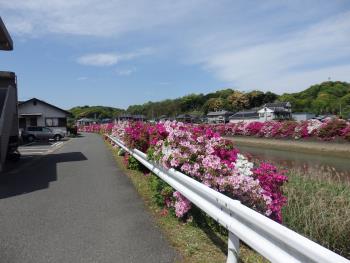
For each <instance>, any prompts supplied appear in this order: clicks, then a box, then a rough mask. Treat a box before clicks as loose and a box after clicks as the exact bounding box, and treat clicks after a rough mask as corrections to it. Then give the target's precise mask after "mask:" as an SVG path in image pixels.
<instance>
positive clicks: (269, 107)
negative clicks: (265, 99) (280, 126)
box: [258, 102, 292, 122]
mask: <svg viewBox="0 0 350 263" xmlns="http://www.w3.org/2000/svg"><path fill="white" fill-rule="evenodd" d="M258 113H259V120H260V121H262V122H263V121H272V120H290V119H292V106H291V104H290V102H276V103H266V104H265V105H264V106H263V107H262V108H261V109H260V110H259V111H258Z"/></svg>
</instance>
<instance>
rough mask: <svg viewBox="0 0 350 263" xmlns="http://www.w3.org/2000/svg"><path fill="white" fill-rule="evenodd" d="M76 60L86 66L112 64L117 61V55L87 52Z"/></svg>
mask: <svg viewBox="0 0 350 263" xmlns="http://www.w3.org/2000/svg"><path fill="white" fill-rule="evenodd" d="M77 62H78V63H79V64H82V65H88V66H112V65H115V64H117V63H118V55H116V54H109V53H99V54H89V55H84V56H81V57H80V58H78V60H77Z"/></svg>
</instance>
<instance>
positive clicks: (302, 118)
mask: <svg viewBox="0 0 350 263" xmlns="http://www.w3.org/2000/svg"><path fill="white" fill-rule="evenodd" d="M315 116H316V115H315V114H312V113H305V114H304V113H302V114H292V118H293V119H294V120H296V121H306V120H310V119H312V118H315Z"/></svg>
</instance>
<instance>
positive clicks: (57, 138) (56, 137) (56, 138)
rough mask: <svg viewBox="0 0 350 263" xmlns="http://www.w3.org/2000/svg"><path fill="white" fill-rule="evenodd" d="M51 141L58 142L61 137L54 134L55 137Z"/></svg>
mask: <svg viewBox="0 0 350 263" xmlns="http://www.w3.org/2000/svg"><path fill="white" fill-rule="evenodd" d="M53 139H54V140H55V141H60V140H61V139H62V136H61V135H59V134H56V135H55V136H54V137H53Z"/></svg>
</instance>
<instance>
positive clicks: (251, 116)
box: [229, 108, 259, 123]
mask: <svg viewBox="0 0 350 263" xmlns="http://www.w3.org/2000/svg"><path fill="white" fill-rule="evenodd" d="M229 120H230V123H237V122H242V121H244V122H253V121H259V113H258V108H253V109H250V110H244V111H239V112H236V113H235V114H233V115H231V116H230V117H229Z"/></svg>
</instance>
